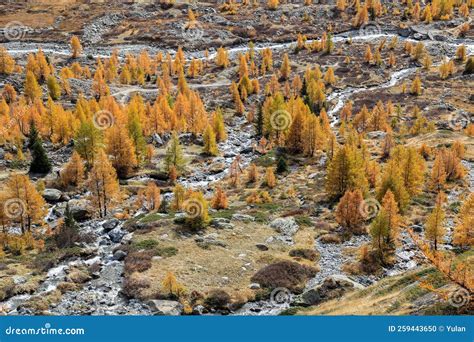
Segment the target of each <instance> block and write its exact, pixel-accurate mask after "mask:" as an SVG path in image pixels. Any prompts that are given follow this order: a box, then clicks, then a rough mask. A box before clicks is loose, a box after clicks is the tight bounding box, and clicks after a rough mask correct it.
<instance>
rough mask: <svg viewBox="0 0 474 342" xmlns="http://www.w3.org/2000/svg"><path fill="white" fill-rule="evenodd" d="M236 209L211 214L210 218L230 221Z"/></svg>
mask: <svg viewBox="0 0 474 342" xmlns="http://www.w3.org/2000/svg"><path fill="white" fill-rule="evenodd" d="M235 212H236V209H222V210H218V211H216V212H213V213H212V218H225V219H228V220H230V219H231V218H232V215H233V214H235Z"/></svg>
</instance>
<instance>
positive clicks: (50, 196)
mask: <svg viewBox="0 0 474 342" xmlns="http://www.w3.org/2000/svg"><path fill="white" fill-rule="evenodd" d="M62 194H63V193H62V192H61V191H60V190H58V189H49V188H48V189H44V190H43V194H42V195H43V198H44V199H45V200H46V201H47V202H50V203H56V202H59V200H60V199H61V196H62Z"/></svg>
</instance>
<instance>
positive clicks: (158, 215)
mask: <svg viewBox="0 0 474 342" xmlns="http://www.w3.org/2000/svg"><path fill="white" fill-rule="evenodd" d="M164 218H165V216H163V214H161V213H151V214H148V215H146V216H145V217H143V218H141V219H140V222H142V223H152V222H156V221H159V220H162V219H164ZM166 218H168V217H166Z"/></svg>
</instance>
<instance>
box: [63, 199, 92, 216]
mask: <svg viewBox="0 0 474 342" xmlns="http://www.w3.org/2000/svg"><path fill="white" fill-rule="evenodd" d="M89 203H90V202H89V201H88V200H84V199H79V200H76V199H73V200H70V201H69V202H68V204H69V210H70V211H71V214H72V216H73V217H74V219H75V220H76V221H85V220H88V219H90V218H91V217H92V215H91V213H90V211H89V207H90V206H89Z"/></svg>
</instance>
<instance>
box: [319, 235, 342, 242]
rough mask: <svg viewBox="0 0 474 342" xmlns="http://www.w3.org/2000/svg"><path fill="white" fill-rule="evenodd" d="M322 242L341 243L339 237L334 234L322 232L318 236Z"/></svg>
mask: <svg viewBox="0 0 474 342" xmlns="http://www.w3.org/2000/svg"><path fill="white" fill-rule="evenodd" d="M319 241H321V242H322V243H341V242H342V241H341V238H340V237H339V235H336V234H324V235H323V236H321V237H320V238H319Z"/></svg>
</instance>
